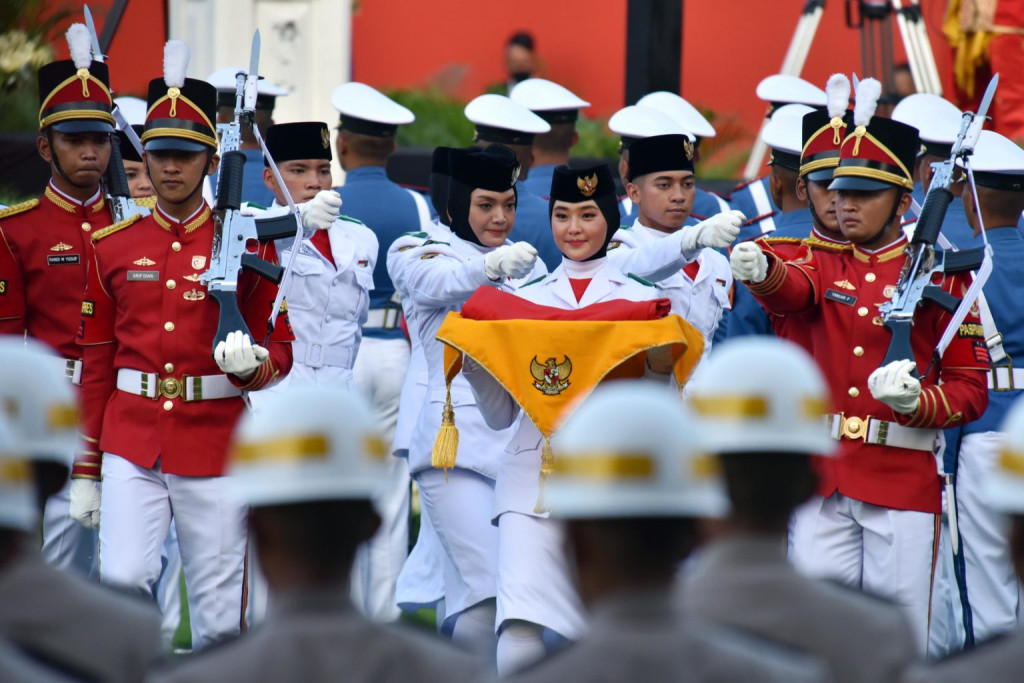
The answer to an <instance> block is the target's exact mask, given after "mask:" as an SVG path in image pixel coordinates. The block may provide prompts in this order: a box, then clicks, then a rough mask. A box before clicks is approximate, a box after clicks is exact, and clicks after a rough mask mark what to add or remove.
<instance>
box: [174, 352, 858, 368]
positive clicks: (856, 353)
mask: <svg viewBox="0 0 1024 683" xmlns="http://www.w3.org/2000/svg"><path fill="white" fill-rule="evenodd" d="M853 355H855V356H857V357H858V358H859V357H861V356H863V355H864V347H863V346H854V347H853ZM167 372H170V370H168V371H167Z"/></svg>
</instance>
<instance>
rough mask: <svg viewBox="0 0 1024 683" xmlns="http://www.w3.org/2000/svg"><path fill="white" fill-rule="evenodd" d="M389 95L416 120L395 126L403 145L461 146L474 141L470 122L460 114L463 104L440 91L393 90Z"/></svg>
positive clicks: (399, 142)
mask: <svg viewBox="0 0 1024 683" xmlns="http://www.w3.org/2000/svg"><path fill="white" fill-rule="evenodd" d="M387 95H388V97H390V98H391V99H393V100H394V101H395V102H398V103H399V104H401V105H402V106H405V107H408V108H409V109H411V110H412V112H413V113H414V114H415V115H416V121H414V122H413V123H410V124H409V125H407V126H401V127H399V129H398V144H399V145H400V146H403V147H438V146H442V145H444V146H449V147H464V146H466V145H468V144H470V143H471V142H472V140H473V124H472V123H470V122H469V120H468V119H467V118H466V116H465V115H464V114H463V113H462V110H463V109H464V108H465V106H466V105H465V104H464V103H463V102H460V101H459V100H457V99H455V98H453V97H450V96H448V95H445V94H444V93H442V92H441V91H440V90H438V89H435V88H431V89H430V90H392V91H390V92H388V93H387Z"/></svg>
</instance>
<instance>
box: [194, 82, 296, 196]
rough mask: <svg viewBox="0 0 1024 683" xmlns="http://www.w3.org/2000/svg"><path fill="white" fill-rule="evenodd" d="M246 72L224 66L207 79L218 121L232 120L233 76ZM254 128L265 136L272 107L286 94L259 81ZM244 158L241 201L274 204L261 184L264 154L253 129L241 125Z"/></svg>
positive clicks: (233, 102)
mask: <svg viewBox="0 0 1024 683" xmlns="http://www.w3.org/2000/svg"><path fill="white" fill-rule="evenodd" d="M246 70H247V69H246V68H245V67H242V66H226V67H224V68H222V69H217V70H216V71H214V72H213V73H212V74H210V76H209V77H208V78H207V79H206V80H207V82H208V83H210V85H212V86H213V87H215V88H216V89H217V122H218V123H228V122H230V121H233V120H234V117H235V75H236V74H237V73H238V72H240V71H246ZM256 92H257V95H256V125H257V126H259V129H260V133H262V134H263V135H264V136H266V134H267V129H268V128H270V127H271V126H272V125H274V118H273V117H274V104H275V103H276V102H277V98H278V97H284V96H285V95H287V94H288V91H287V90H285V89H284V88H282V87H280V86H278V85H274V84H273V83H271V82H270V81H268V80H267V79H265V78H261V79H260V81H259V84H258V85H257V86H256ZM240 151H241V152H242V154H244V155H245V167H244V168H243V170H242V201H246V202H250V203H252V204H258V205H259V206H270V205H271V204H273V203H274V193H273V192H271V191H270V189H269V188H268V187H267V186H266V184H265V183H264V182H263V169H264V168H265V166H264V164H263V152H262V150H260V147H259V143H258V142H256V137H255V136H254V135H253V133H252V130H251V129H250V128H249V127H248V126H245V125H243V126H242V149H241V150H240Z"/></svg>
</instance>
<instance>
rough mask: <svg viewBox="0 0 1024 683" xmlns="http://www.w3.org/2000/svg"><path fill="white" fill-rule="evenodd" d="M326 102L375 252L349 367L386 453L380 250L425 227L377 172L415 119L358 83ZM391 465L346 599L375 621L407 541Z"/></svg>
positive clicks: (384, 283) (387, 361)
mask: <svg viewBox="0 0 1024 683" xmlns="http://www.w3.org/2000/svg"><path fill="white" fill-rule="evenodd" d="M331 104H332V105H333V106H334V108H335V109H337V110H338V112H339V113H340V114H341V124H340V126H339V130H338V138H337V152H338V160H339V161H340V162H341V167H342V169H344V171H345V184H344V185H342V186H341V187H338V188H336V189H337V191H338V194H340V195H341V199H342V206H343V207H344V212H345V214H346V215H349V216H352V217H353V218H357V219H359V220H360V221H362V222H363V223H365V224H366V226H367V227H368V228H370V229H371V230H373V232H374V233H375V234H376V235H377V242H378V247H379V249H378V253H377V262H376V264H375V266H374V269H373V291H371V292H370V310H369V313H368V315H367V320H366V323H365V324H364V325H363V341H362V344H361V346H360V348H359V354H358V355H357V356H356V362H355V366H354V367H353V369H352V375H353V381H354V383H355V387H356V389H357V390H358V391H359V393H361V394H363V395H364V396H365V397H366V398H367V399H368V400H370V401H371V403H372V404H373V406H374V409H375V410H376V412H377V418H378V420H380V431H381V433H382V435H383V436H384V441H385V446H386V451H387V452H389V453H390V452H391V450H392V445H393V444H392V442H393V440H394V436H395V426H396V424H397V422H398V406H399V402H400V399H401V393H402V385H403V384H404V382H405V376H406V373H407V372H408V369H409V355H410V352H409V342H408V340H407V339H406V336H405V333H404V332H403V330H402V328H401V327H400V325H399V321H400V316H401V310H402V309H401V304H400V303H399V302H398V301H397V300H396V299H397V298H396V297H395V287H394V284H393V283H392V282H391V278H390V276H389V275H388V270H387V252H388V248H389V247H390V246H391V243H392V242H394V241H395V240H396V239H398V238H399V237H401V236H402V235H404V234H405V233H407V232H411V231H418V230H421V229H423V227H424V220H423V216H424V213H426V221H427V222H429V212H425V211H424V209H423V207H424V206H425V205H426V202H425V200H424V199H423V198H422V196H420V195H417V194H415V193H413V192H411V191H409V190H406V189H404V188H402V187H401V186H399V185H397V184H396V183H394V182H392V181H391V180H389V179H388V177H387V174H386V173H385V171H384V168H385V166H386V165H387V160H388V157H389V156H391V154H392V152H394V151H395V134H396V133H397V132H398V126H399V125H401V124H405V123H412V121H413V120H414V119H415V117H414V116H413V113H412V112H411V111H409V110H408V109H406V108H405V107H403V106H401V105H399V104H397V103H396V102H394V101H392V100H391V99H390V98H388V97H387V96H386V95H384V94H382V93H380V92H378V91H377V90H375V89H373V88H371V87H370V86H368V85H365V84H363V83H345V84H343V85H341V86H338V87H337V88H336V89H335V90H334V92H333V93H331ZM420 202H422V203H423V204H422V205H421V204H420ZM391 460H392V465H393V472H392V474H393V480H392V488H390V489H389V491H388V493H387V494H386V495H385V497H384V498H382V501H381V507H380V510H379V512H381V517H382V519H383V521H382V524H381V529H380V531H379V532H378V533H377V535H376V536H375V537H374V539H373V540H372V541H371V542H370V543H369V544H367V545H366V546H364V547H363V549H362V550H361V551H360V556H359V557H357V559H356V565H355V568H354V572H353V595H354V596H356V597H357V602H362V603H363V608H364V611H365V612H366V613H367V614H368V616H370V617H372V618H374V619H376V620H379V621H391V620H394V619H397V618H398V616H399V610H398V607H397V606H396V605H395V598H394V588H395V583H396V581H397V579H398V574H399V572H400V571H401V569H402V564H403V563H404V562H405V557H406V555H407V550H408V543H409V529H408V514H409V469H408V465H407V463H406V460H405V459H404V458H392V459H391ZM360 591H361V592H362V599H361V600H359V599H358V598H359V593H360Z"/></svg>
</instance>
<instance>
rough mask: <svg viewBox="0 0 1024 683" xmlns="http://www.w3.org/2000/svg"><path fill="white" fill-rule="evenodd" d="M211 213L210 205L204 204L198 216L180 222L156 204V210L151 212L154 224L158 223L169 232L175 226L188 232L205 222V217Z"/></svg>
mask: <svg viewBox="0 0 1024 683" xmlns="http://www.w3.org/2000/svg"><path fill="white" fill-rule="evenodd" d="M211 213H212V212H211V211H210V207H209V206H208V205H205V204H204V205H203V208H202V210H201V211H200V212H199V215H198V216H196V217H195V218H193V219H192V220H190V221H189V222H188V223H184V224H182V223H179V222H178V221H176V220H174V219H173V218H171V217H170V216H168V215H166V214H165V213H164V212H163V211H162V210H161V209H160V205H159V204H157V205H156V211H154V212H153V220H154V221H156V224H157V225H159V226H160V227H161V228H163V229H164V230H166V231H167V232H171V231H172V230H173V229H174V228H175V226H178V229H180V230H183V231H185V233H190V232H192V231H193V230H195V229H196V228H198V227H199V226H200V225H202V224H203V223H205V222H206V219H208V218H209V217H210V214H211Z"/></svg>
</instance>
